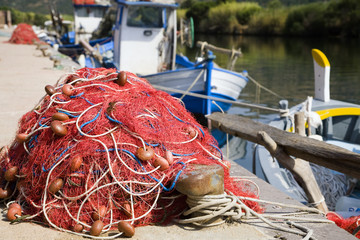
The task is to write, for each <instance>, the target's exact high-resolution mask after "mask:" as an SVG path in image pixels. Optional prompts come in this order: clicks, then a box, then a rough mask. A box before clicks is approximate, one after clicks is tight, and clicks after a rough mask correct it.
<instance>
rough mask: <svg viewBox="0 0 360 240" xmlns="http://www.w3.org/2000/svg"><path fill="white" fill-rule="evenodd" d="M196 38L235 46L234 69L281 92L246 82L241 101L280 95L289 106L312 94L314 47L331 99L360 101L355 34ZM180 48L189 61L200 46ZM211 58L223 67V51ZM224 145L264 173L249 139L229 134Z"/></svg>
mask: <svg viewBox="0 0 360 240" xmlns="http://www.w3.org/2000/svg"><path fill="white" fill-rule="evenodd" d="M196 41H206V42H208V43H210V44H213V45H216V46H218V47H223V48H228V49H231V48H234V49H239V48H240V49H241V51H242V53H243V56H242V57H241V58H240V59H239V60H238V61H237V62H236V65H235V68H234V70H235V71H237V72H241V71H243V70H247V71H248V73H249V75H250V76H251V77H252V78H254V79H255V80H256V81H258V82H259V83H260V84H262V85H263V86H265V87H267V88H269V89H271V90H272V91H274V92H275V93H277V94H278V95H280V96H281V97H282V98H278V97H276V96H274V95H272V94H269V93H267V92H266V91H264V90H261V91H260V92H259V91H257V88H256V85H255V84H254V83H252V82H249V83H248V84H247V86H246V87H245V88H244V90H243V91H242V93H241V96H240V98H239V100H241V101H245V102H249V103H260V104H262V105H264V106H268V107H273V108H278V102H279V100H281V99H287V100H288V101H289V107H291V106H293V105H295V104H298V103H300V102H303V101H304V100H305V99H306V97H307V96H313V92H314V68H313V59H312V55H311V49H313V48H317V49H319V50H321V51H322V52H323V53H324V54H325V55H326V56H327V57H328V59H329V62H330V66H331V71H330V96H331V98H332V99H337V100H342V101H348V102H352V103H357V104H360V54H359V53H360V39H338V38H319V39H318V38H282V37H253V36H235V37H234V36H220V35H216V36H215V35H211V36H208V35H198V36H196ZM181 51H182V52H183V53H184V54H185V55H186V56H188V57H189V58H190V60H194V58H195V56H196V55H198V54H199V48H193V49H190V48H182V49H181ZM215 62H216V63H217V64H219V65H220V66H222V67H226V66H227V62H228V56H225V55H220V54H216V59H215ZM229 113H230V114H239V115H243V116H247V117H251V118H253V119H254V120H256V121H261V122H264V123H267V122H269V121H270V120H271V119H272V118H273V117H274V116H275V115H274V114H272V113H271V112H266V111H258V110H251V109H245V108H239V107H233V108H231V109H230V110H229ZM229 148H230V151H229V156H230V158H231V159H233V160H235V162H236V163H238V164H240V165H242V166H243V167H245V168H246V169H248V170H249V171H253V170H254V166H255V168H256V173H257V175H259V177H262V178H263V175H262V172H261V170H260V166H259V164H258V163H256V164H253V160H252V158H253V144H252V143H251V142H247V141H244V140H241V139H236V138H233V139H231V141H230V147H229ZM224 150H225V148H224ZM225 154H226V151H225Z"/></svg>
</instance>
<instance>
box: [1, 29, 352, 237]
mask: <svg viewBox="0 0 360 240" xmlns="http://www.w3.org/2000/svg"><path fill="white" fill-rule="evenodd" d="M0 36H1V34H0ZM8 39H9V38H8V37H0V52H1V53H2V54H1V56H0V79H1V81H2V84H1V86H0V92H1V94H0V100H1V103H2V104H1V109H0V123H1V124H0V132H1V135H0V146H3V145H7V144H9V143H10V142H11V141H12V139H13V138H14V136H15V132H16V129H17V122H18V119H19V118H20V117H21V115H22V114H24V113H25V112H27V111H29V110H30V109H31V108H32V107H33V106H34V105H35V104H36V103H37V101H38V100H39V99H40V98H41V97H42V96H43V95H44V86H45V85H46V84H54V83H55V82H56V81H57V79H58V78H59V77H60V76H61V75H63V74H65V73H66V72H69V69H65V70H64V69H54V68H53V62H52V61H50V60H49V59H48V58H47V57H43V56H42V54H41V52H40V51H39V50H36V46H30V45H13V44H8V43H4V41H7V40H8ZM231 175H232V176H240V177H246V178H249V179H251V180H252V181H254V182H255V183H256V184H257V185H258V186H259V188H260V199H264V200H270V201H274V202H280V203H284V204H296V205H301V204H300V203H299V202H297V201H295V200H293V199H291V198H289V197H287V195H285V194H283V193H281V192H280V191H278V190H276V189H275V188H274V187H272V186H270V185H269V184H267V183H266V182H264V181H262V180H261V179H259V178H257V177H256V176H254V175H253V174H251V173H250V172H248V171H247V170H245V169H244V168H242V167H241V166H240V165H238V164H236V163H234V162H233V163H232V170H231ZM264 207H265V209H266V212H267V213H279V212H288V211H292V212H295V211H296V210H294V209H288V208H279V207H275V206H274V205H264ZM312 217H314V218H318V219H325V218H324V217H323V216H321V215H319V214H316V215H314V216H312ZM301 224H302V225H304V226H306V227H308V228H310V229H313V231H314V235H313V236H314V237H315V238H316V239H326V240H330V239H356V238H355V237H353V236H352V235H350V234H349V233H347V232H345V231H344V230H342V229H340V228H338V227H336V225H335V224H323V223H321V224H319V223H301ZM280 225H281V226H283V227H284V226H286V225H285V224H280ZM0 231H1V232H2V239H13V240H19V239H29V236H31V239H49V240H52V239H54V240H55V239H64V240H70V239H83V238H82V237H78V236H75V235H71V234H68V233H63V232H59V231H56V230H53V229H50V228H47V227H43V226H40V225H38V224H33V223H19V224H10V223H9V222H8V221H6V220H5V215H3V217H2V219H1V220H0ZM29 233H30V234H31V235H29ZM154 237H155V238H158V239H168V240H170V239H177V240H181V239H193V238H196V239H206V240H208V239H213V240H216V239H278V238H281V237H283V238H281V239H302V236H298V235H294V234H290V233H285V232H282V231H279V230H277V229H273V228H270V227H268V226H267V225H265V224H263V223H261V222H260V221H258V220H252V221H245V222H242V223H231V224H230V223H229V224H223V225H220V226H218V227H212V228H204V229H197V228H191V227H183V226H180V225H175V224H174V225H170V226H166V227H162V226H147V227H139V228H136V233H135V236H134V237H133V238H132V239H134V240H137V239H139V240H140V239H153V238H154Z"/></svg>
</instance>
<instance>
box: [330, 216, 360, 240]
mask: <svg viewBox="0 0 360 240" xmlns="http://www.w3.org/2000/svg"><path fill="white" fill-rule="evenodd" d="M326 217H327V219H329V220H331V221H334V222H335V224H336V225H337V226H338V227H341V228H342V229H344V230H346V231H347V232H349V233H351V234H354V231H355V230H357V231H356V232H355V234H354V235H355V237H357V238H359V239H360V231H359V230H358V229H357V228H359V226H360V216H352V217H349V218H343V217H341V216H340V215H338V214H337V213H335V212H329V213H328V214H327V215H326Z"/></svg>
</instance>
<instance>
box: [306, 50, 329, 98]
mask: <svg viewBox="0 0 360 240" xmlns="http://www.w3.org/2000/svg"><path fill="white" fill-rule="evenodd" d="M311 53H312V56H313V59H314V74H315V99H317V100H320V101H323V102H328V101H330V63H329V60H328V59H327V57H326V56H325V54H324V53H322V52H321V51H320V50H318V49H313V50H312V51H311Z"/></svg>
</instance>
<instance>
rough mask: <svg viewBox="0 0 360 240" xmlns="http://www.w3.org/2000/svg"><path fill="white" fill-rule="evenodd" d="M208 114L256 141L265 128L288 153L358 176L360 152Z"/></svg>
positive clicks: (214, 122) (227, 128)
mask: <svg viewBox="0 0 360 240" xmlns="http://www.w3.org/2000/svg"><path fill="white" fill-rule="evenodd" d="M207 118H208V119H209V120H211V123H212V126H213V127H216V128H219V129H220V130H221V131H224V132H226V133H229V134H231V135H234V136H237V137H240V138H243V139H246V140H248V141H251V142H255V143H258V144H262V142H261V141H259V140H258V138H257V133H258V132H259V131H265V132H266V133H267V134H268V135H269V136H270V137H271V138H272V139H273V140H274V141H275V142H276V143H277V144H278V145H279V146H281V147H282V148H283V149H284V151H285V152H286V153H287V154H289V155H291V156H294V157H298V158H301V159H304V160H306V161H309V162H313V163H316V164H318V165H321V166H324V167H327V168H330V169H333V170H336V171H339V172H342V173H345V174H347V175H349V176H352V177H356V178H360V154H357V153H354V152H351V151H348V150H346V149H343V148H341V147H337V146H334V145H331V144H327V143H325V142H322V141H318V140H315V139H312V138H308V137H303V136H300V135H298V134H295V133H289V132H286V131H282V130H280V129H277V128H274V127H271V126H269V125H266V124H263V123H259V122H255V121H253V120H251V119H248V118H244V117H241V116H237V115H229V114H223V113H213V114H211V115H209V116H207Z"/></svg>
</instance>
